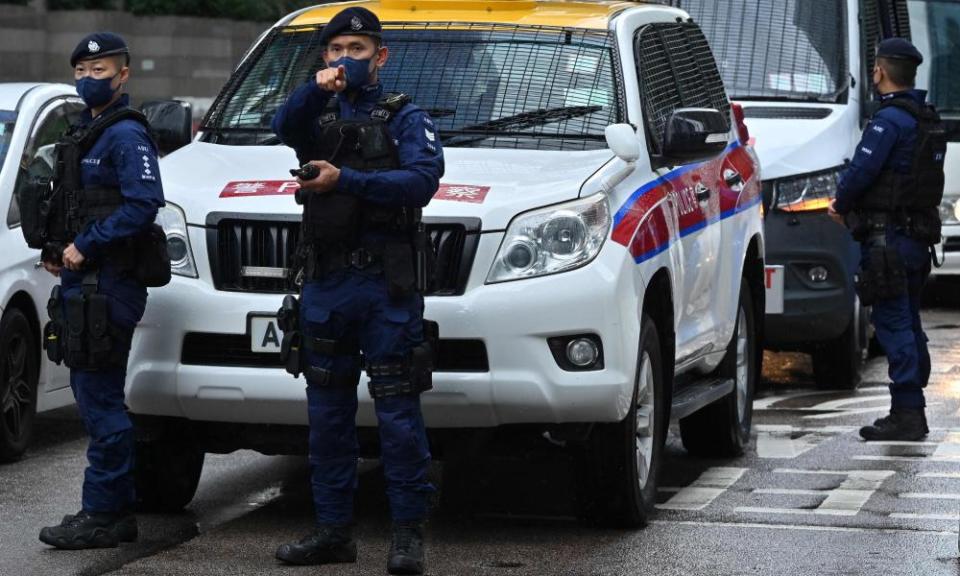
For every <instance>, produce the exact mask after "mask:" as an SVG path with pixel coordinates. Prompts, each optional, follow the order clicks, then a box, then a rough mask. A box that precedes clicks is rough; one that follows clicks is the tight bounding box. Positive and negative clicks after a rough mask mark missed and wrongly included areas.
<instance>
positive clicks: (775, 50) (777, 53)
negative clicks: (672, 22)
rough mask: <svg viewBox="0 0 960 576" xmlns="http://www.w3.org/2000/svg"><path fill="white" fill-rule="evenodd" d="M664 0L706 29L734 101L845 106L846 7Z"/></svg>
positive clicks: (814, 1) (793, 1) (829, 1)
mask: <svg viewBox="0 0 960 576" xmlns="http://www.w3.org/2000/svg"><path fill="white" fill-rule="evenodd" d="M666 1H667V2H668V3H669V4H670V5H672V6H675V7H677V8H681V9H683V10H686V11H687V12H688V13H689V14H690V15H691V16H692V17H693V18H694V20H695V21H696V22H697V23H698V24H699V25H700V26H701V27H702V29H703V32H704V34H706V36H707V39H708V40H709V41H710V46H711V47H712V48H713V53H714V55H715V56H716V57H717V64H718V65H719V67H720V75H721V76H722V77H723V80H724V83H725V84H726V86H727V91H728V92H729V93H730V96H731V98H733V99H735V100H736V99H748V100H749V99H753V100H800V101H803V100H814V101H825V102H841V101H844V100H845V98H846V90H847V87H848V85H849V80H850V74H849V72H848V66H847V41H846V38H847V14H846V10H845V8H844V6H845V4H846V1H845V0H666Z"/></svg>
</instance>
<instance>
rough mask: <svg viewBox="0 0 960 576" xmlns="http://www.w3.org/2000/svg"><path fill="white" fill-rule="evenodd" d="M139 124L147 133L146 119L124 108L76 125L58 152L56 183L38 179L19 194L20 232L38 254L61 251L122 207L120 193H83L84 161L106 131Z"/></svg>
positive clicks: (91, 190) (98, 190)
mask: <svg viewBox="0 0 960 576" xmlns="http://www.w3.org/2000/svg"><path fill="white" fill-rule="evenodd" d="M127 119H131V120H136V121H137V122H140V123H141V124H143V125H144V126H146V127H147V128H148V129H149V124H148V123H147V119H146V118H145V117H144V115H143V114H141V113H140V112H137V111H136V110H132V109H130V108H120V109H118V110H114V111H113V112H110V113H108V114H106V115H101V116H98V117H97V118H96V119H94V120H93V121H92V122H90V123H89V124H87V125H86V126H83V125H75V126H72V127H71V128H70V129H69V130H68V131H67V132H66V133H65V134H64V135H63V136H62V137H61V138H60V140H59V141H58V142H57V144H56V146H55V148H54V158H55V159H56V164H55V165H54V167H53V177H52V178H43V177H40V178H37V179H36V180H35V181H34V182H33V183H31V185H30V186H28V187H27V189H26V190H18V191H17V192H18V201H19V204H20V213H21V230H22V231H23V237H24V239H26V241H27V245H28V246H30V247H31V248H34V249H51V246H59V247H60V249H61V250H62V248H63V247H64V246H66V245H67V244H69V243H70V242H72V241H73V239H74V238H75V237H76V236H77V234H79V233H80V232H82V231H83V230H84V229H85V228H86V227H87V225H88V224H90V222H93V221H96V220H100V219H103V218H106V217H107V216H109V215H110V214H112V213H113V212H114V211H115V210H116V209H117V208H119V207H120V206H121V205H122V204H123V196H122V194H121V193H120V188H107V187H90V188H84V187H83V186H82V183H81V178H80V162H81V161H82V160H83V157H84V156H86V155H87V153H88V152H89V151H90V149H91V148H93V146H94V144H96V142H97V140H98V139H99V138H100V136H101V135H102V134H103V133H104V131H105V130H106V129H107V128H109V127H110V126H113V125H114V124H116V123H117V122H120V121H122V120H127Z"/></svg>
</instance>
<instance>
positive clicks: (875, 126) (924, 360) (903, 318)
mask: <svg viewBox="0 0 960 576" xmlns="http://www.w3.org/2000/svg"><path fill="white" fill-rule="evenodd" d="M891 98H911V99H913V100H915V101H916V102H917V103H918V104H923V103H924V102H925V101H926V92H925V91H923V90H908V91H905V92H896V93H892V94H886V95H884V96H883V97H882V99H883V100H888V99H891ZM916 144H917V121H916V119H915V118H914V117H913V116H911V115H910V114H909V113H908V112H907V111H905V110H902V109H900V108H897V107H894V106H888V107H885V108H882V109H881V110H880V111H878V112H877V114H876V115H875V116H874V118H873V119H872V120H871V121H870V123H869V124H868V125H867V127H866V129H865V130H864V133H863V139H862V140H861V141H860V144H859V145H858V146H857V151H856V154H855V155H854V157H853V160H852V162H851V163H850V166H849V167H848V168H847V169H846V170H845V171H844V173H843V174H842V176H841V178H840V183H839V185H838V187H837V202H836V210H837V212H838V213H840V214H847V213H848V212H850V210H851V209H852V208H853V206H854V205H855V203H856V201H857V200H858V199H859V198H861V197H862V196H863V195H864V194H869V189H870V187H871V186H872V185H873V184H874V182H875V181H876V179H877V177H878V176H879V175H880V172H881V171H882V170H885V169H892V170H894V171H895V172H898V173H900V174H909V173H910V171H911V169H912V162H913V156H914V150H915V148H916ZM886 242H887V245H888V246H891V247H894V248H895V249H896V250H897V251H898V252H899V253H900V256H901V258H902V260H903V262H904V265H905V267H906V272H907V290H906V291H905V293H904V294H903V295H902V296H900V297H898V298H893V299H885V300H880V301H878V302H876V303H874V305H873V312H872V316H871V318H872V320H873V325H874V327H875V328H876V330H877V340H878V341H879V342H880V345H881V346H882V347H883V349H884V352H886V354H887V360H888V362H889V376H890V380H891V382H892V384H891V385H890V394H891V396H892V406H893V408H894V409H897V408H923V407H924V406H925V401H924V397H923V388H924V387H925V386H926V385H927V381H928V380H929V378H930V353H929V351H928V349H927V336H926V334H925V333H924V332H923V327H922V326H921V323H920V292H921V290H922V288H923V284H924V282H926V279H927V277H928V276H929V274H930V253H929V249H928V246H927V245H926V244H924V243H923V242H919V241H917V240H914V239H912V238H910V237H909V236H907V234H906V232H905V231H904V230H903V229H902V228H890V229H888V230H887V237H886ZM872 247H873V245H872V243H871V242H870V241H869V240H868V241H865V242H863V243H862V244H861V247H860V249H861V265H862V267H863V269H866V267H867V266H868V264H869V255H870V250H871V248H872Z"/></svg>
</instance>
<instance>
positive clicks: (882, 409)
mask: <svg viewBox="0 0 960 576" xmlns="http://www.w3.org/2000/svg"><path fill="white" fill-rule="evenodd" d="M889 410H890V407H889V406H878V407H876V408H849V409H846V410H837V411H836V412H826V413H824V414H810V415H809V416H804V417H803V419H804V420H826V419H827V418H840V417H841V416H851V415H854V414H869V413H871V412H887V411H889Z"/></svg>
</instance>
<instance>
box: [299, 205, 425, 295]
mask: <svg viewBox="0 0 960 576" xmlns="http://www.w3.org/2000/svg"><path fill="white" fill-rule="evenodd" d="M410 236H412V238H410V239H409V240H407V239H406V238H403V237H400V238H396V239H384V240H382V241H380V242H375V243H374V242H371V243H366V244H363V245H361V246H360V247H358V248H353V247H350V246H344V245H341V244H334V245H323V244H320V243H316V242H315V243H311V244H308V245H306V247H305V249H304V250H302V251H301V254H300V255H301V258H302V261H301V262H299V263H298V264H299V265H300V266H302V270H303V279H304V280H307V281H315V280H321V279H323V278H326V277H327V276H329V275H330V274H334V273H337V272H340V271H343V270H349V269H353V270H360V271H365V272H370V273H374V274H379V273H383V275H384V279H385V280H386V282H387V293H388V294H389V296H390V298H391V299H392V300H400V299H403V298H406V297H408V296H410V295H411V294H413V293H421V294H422V293H423V292H425V291H427V290H428V289H429V288H430V280H431V278H432V277H433V263H434V254H433V248H432V245H431V244H430V238H429V235H428V233H427V231H426V228H425V227H424V225H423V224H422V223H418V224H417V226H416V229H415V230H414V232H413V233H412V234H411V235H408V238H409V237H410Z"/></svg>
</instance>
